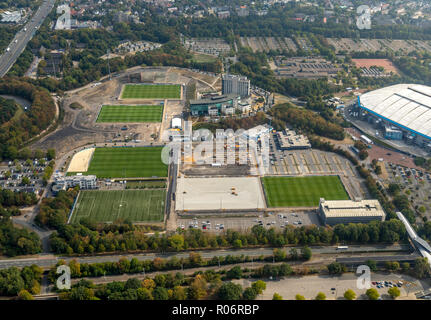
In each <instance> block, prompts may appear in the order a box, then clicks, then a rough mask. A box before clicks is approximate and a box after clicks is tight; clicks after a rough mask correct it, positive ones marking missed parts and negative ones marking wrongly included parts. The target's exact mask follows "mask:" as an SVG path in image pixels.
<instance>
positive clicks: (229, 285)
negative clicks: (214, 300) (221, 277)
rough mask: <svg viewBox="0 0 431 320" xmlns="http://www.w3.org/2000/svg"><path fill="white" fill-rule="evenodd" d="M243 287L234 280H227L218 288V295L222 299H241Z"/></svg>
mask: <svg viewBox="0 0 431 320" xmlns="http://www.w3.org/2000/svg"><path fill="white" fill-rule="evenodd" d="M241 294H242V287H241V285H239V284H235V283H233V282H226V283H223V284H222V285H221V287H220V288H219V290H218V297H219V298H220V299H221V300H239V299H241Z"/></svg>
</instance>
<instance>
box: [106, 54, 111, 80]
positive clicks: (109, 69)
mask: <svg viewBox="0 0 431 320" xmlns="http://www.w3.org/2000/svg"><path fill="white" fill-rule="evenodd" d="M110 53H111V51H110V50H109V49H107V50H106V54H107V56H108V58H107V60H108V73H109V80H111V66H110V65H109V54H110Z"/></svg>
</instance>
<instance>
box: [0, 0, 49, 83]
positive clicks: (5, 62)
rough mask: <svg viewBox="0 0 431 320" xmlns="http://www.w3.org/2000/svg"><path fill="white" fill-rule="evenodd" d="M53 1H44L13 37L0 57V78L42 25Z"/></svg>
mask: <svg viewBox="0 0 431 320" xmlns="http://www.w3.org/2000/svg"><path fill="white" fill-rule="evenodd" d="M54 4H55V0H45V1H44V2H43V3H42V5H41V6H40V7H39V9H38V10H37V12H36V13H35V15H34V16H33V18H32V19H31V20H30V21H29V22H27V24H26V25H25V26H24V27H23V28H22V29H21V30H20V31H19V32H18V33H17V34H16V35H15V37H14V38H13V39H12V42H11V43H10V44H9V46H8V48H9V51H7V49H6V50H5V52H4V53H3V54H2V55H1V56H0V77H4V76H5V75H6V73H7V72H8V71H9V69H10V68H11V67H12V66H13V65H14V63H15V61H16V60H17V59H18V57H19V56H20V54H21V53H22V52H23V51H24V49H25V47H26V46H27V43H28V42H29V41H30V40H31V38H33V36H34V34H35V32H36V30H37V29H39V27H40V26H41V25H42V23H43V21H44V20H45V18H46V17H47V16H48V14H49V13H50V12H51V10H52V9H53V8H54Z"/></svg>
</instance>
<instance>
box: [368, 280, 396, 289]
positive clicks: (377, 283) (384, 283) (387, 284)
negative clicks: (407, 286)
mask: <svg viewBox="0 0 431 320" xmlns="http://www.w3.org/2000/svg"><path fill="white" fill-rule="evenodd" d="M372 284H373V285H375V286H376V287H377V288H378V289H381V288H384V287H387V288H392V287H398V288H401V287H402V286H403V282H402V281H397V282H393V281H373V282H372Z"/></svg>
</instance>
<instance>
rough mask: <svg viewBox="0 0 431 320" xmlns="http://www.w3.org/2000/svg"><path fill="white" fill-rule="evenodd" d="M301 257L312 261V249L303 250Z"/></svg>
mask: <svg viewBox="0 0 431 320" xmlns="http://www.w3.org/2000/svg"><path fill="white" fill-rule="evenodd" d="M301 256H302V259H304V260H310V259H311V249H310V248H309V247H307V246H305V247H304V248H302V249H301Z"/></svg>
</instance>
